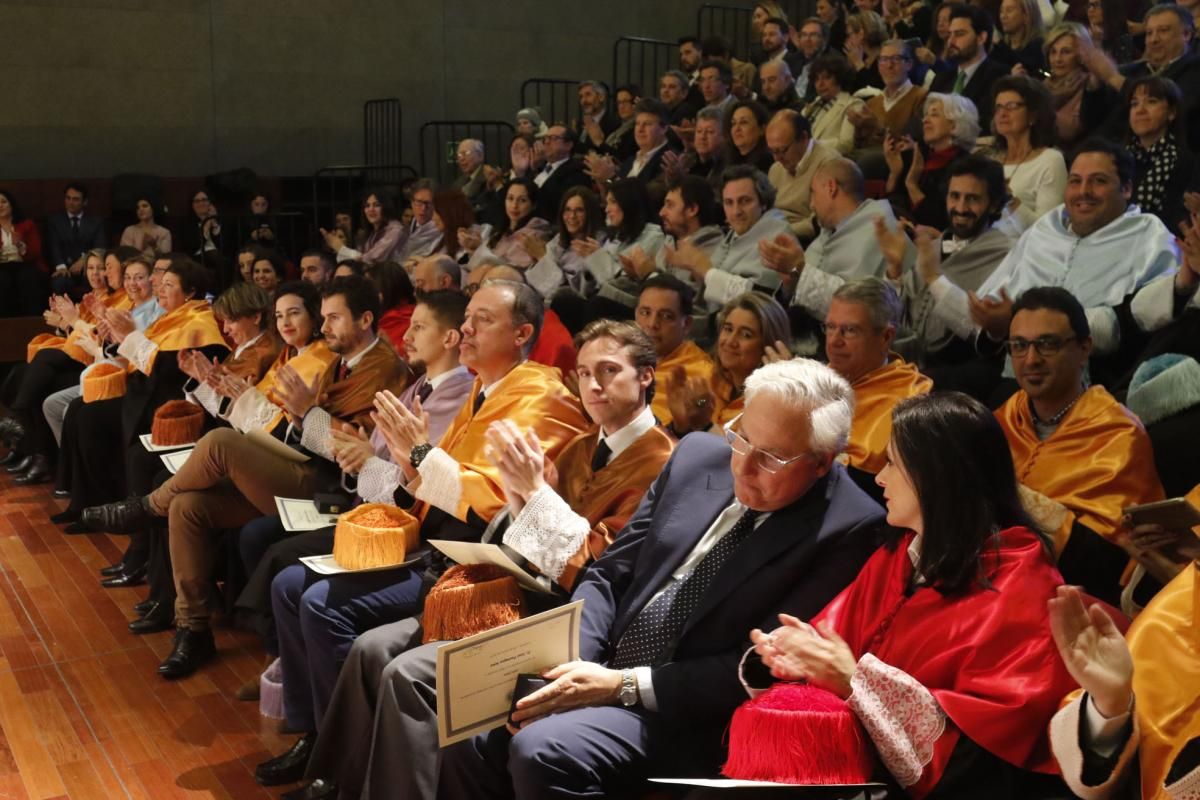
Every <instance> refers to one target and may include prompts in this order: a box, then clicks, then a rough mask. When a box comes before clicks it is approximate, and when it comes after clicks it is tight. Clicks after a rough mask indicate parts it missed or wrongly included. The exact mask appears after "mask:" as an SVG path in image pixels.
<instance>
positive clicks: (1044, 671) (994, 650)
mask: <svg viewBox="0 0 1200 800" xmlns="http://www.w3.org/2000/svg"><path fill="white" fill-rule="evenodd" d="M887 452H888V463H887V464H886V466H885V467H884V468H883V469H882V470H881V471H880V472H879V474H878V476H877V477H876V482H877V483H878V484H879V485H880V486H881V487H882V488H883V493H884V498H885V500H886V501H887V521H888V523H889V524H890V525H892V526H893V527H894V528H896V529H898V530H899V531H902V533H900V534H899V535H897V536H894V537H893V538H892V539H891V541H890V542H888V543H887V544H885V545H884V546H883V547H881V548H880V549H879V550H878V551H877V552H876V553H875V555H874V556H872V557H871V559H870V560H869V561H868V562H867V564H866V566H864V567H863V569H862V571H861V572H860V573H859V575H858V577H857V578H856V579H855V580H854V582H853V583H851V584H850V586H848V587H847V588H846V589H845V590H843V591H842V593H841V594H840V595H838V596H837V597H836V598H834V600H833V601H832V602H831V603H830V604H829V605H828V606H827V607H826V608H825V609H824V610H823V611H821V613H819V614H817V615H816V616H815V617H814V618H813V619H812V620H809V621H801V620H799V619H796V618H794V617H790V616H788V615H786V614H782V615H780V621H781V622H782V626H781V627H779V628H776V629H775V630H774V631H773V632H771V633H770V634H767V633H764V632H763V631H759V630H755V631H753V632H752V633H751V639H752V641H753V643H754V650H755V652H756V654H757V656H758V657H760V658H761V659H762V662H763V664H764V665H765V666H766V668H767V669H768V670H770V674H771V677H773V678H775V679H777V680H780V681H806V682H807V684H808V686H807V687H805V690H806V691H807V690H809V689H812V688H816V689H819V690H824V692H827V693H829V694H830V695H832V696H833V697H834V698H840V700H842V701H845V706H846V707H848V709H849V711H850V712H852V713H853V715H854V716H855V717H857V719H858V721H859V722H861V723H862V726H863V728H864V729H865V731H866V733H867V735H868V736H869V737H870V739H871V740H872V742H873V743H874V744H875V752H876V753H877V754H878V760H879V761H880V762H882V766H883V767H884V768H885V769H886V770H887V772H888V773H889V774H890V775H889V777H890V779H891V780H890V782H891V783H893V784H894V787H893V788H899V789H900V790H901V793H903V794H904V796H911V797H916V798H921V797H925V796H927V795H931V794H936V796H938V797H967V796H970V797H975V798H978V797H987V798H1011V797H1030V798H1040V797H1047V796H1051V795H1050V794H1047V792H1051V791H1053V790H1054V788H1055V787H1057V786H1058V779H1057V768H1056V767H1055V765H1054V761H1053V759H1052V758H1051V756H1050V753H1049V749H1048V747H1047V737H1046V727H1047V724H1048V722H1049V721H1050V718H1051V717H1052V716H1053V714H1054V712H1055V711H1056V710H1057V708H1058V704H1059V701H1060V700H1061V698H1062V697H1063V695H1064V694H1065V693H1067V692H1069V691H1070V690H1071V689H1073V688H1074V687H1075V683H1074V680H1073V679H1072V678H1071V676H1070V675H1069V674H1068V673H1067V671H1066V669H1065V668H1064V667H1063V665H1062V663H1061V661H1060V660H1059V659H1058V653H1057V648H1056V646H1055V644H1054V641H1053V638H1052V637H1051V635H1050V629H1049V626H1048V625H1047V624H1046V603H1047V602H1048V601H1049V600H1050V599H1051V598H1053V597H1054V596H1055V593H1056V591H1057V589H1058V587H1059V586H1061V585H1062V582H1063V581H1062V576H1061V575H1059V573H1058V571H1057V570H1056V569H1055V568H1054V559H1053V553H1052V550H1051V547H1050V545H1049V540H1048V539H1047V537H1045V536H1044V535H1043V534H1041V533H1040V532H1038V531H1037V530H1035V529H1034V527H1033V523H1032V522H1031V521H1030V518H1029V517H1028V515H1027V514H1026V512H1025V509H1024V507H1023V505H1022V502H1021V496H1020V493H1019V490H1018V484H1017V478H1016V475H1015V473H1014V470H1013V462H1012V457H1011V456H1010V455H1009V449H1008V443H1007V440H1006V439H1005V436H1004V432H1003V430H1002V429H1001V427H1000V425H999V423H998V422H997V421H996V419H995V417H994V416H993V415H992V412H991V411H989V410H988V409H987V408H986V407H985V406H983V405H982V404H981V403H979V402H978V401H976V400H974V399H972V398H969V397H967V396H966V395H963V394H957V393H946V394H932V395H925V396H921V397H914V398H909V399H907V400H903V401H901V402H900V403H898V404H897V406H896V409H895V411H894V412H893V415H892V438H891V442H890V444H889V445H888V450H887ZM753 673H754V670H753V669H751V670H746V671H745V673H744V674H745V675H746V676H749V678H750V679H751V680H753V681H754V682H755V683H757V682H758V680H757V679H756V678H755V676H754V674H753ZM758 677H760V678H761V677H764V676H758ZM788 693H792V696H793V697H794V696H795V692H794V685H792V684H777V685H776V686H773V687H772V688H771V689H769V690H767V694H768V695H769V696H770V698H771V699H778V698H779V697H780V696H782V695H786V694H788ZM822 696H827V695H824V693H822ZM771 699H768V698H761V701H762V702H770V701H771ZM831 699H832V698H831ZM759 702H760V698H756V699H755V700H752V701H750V703H748V704H747V705H746V706H743V708H742V709H739V711H738V714H742V713H743V712H744V711H748V713H749V714H750V716H747V717H744V719H745V720H750V719H753V718H754V714H753V709H754V707H755V705H756V703H759ZM834 702H837V700H834ZM737 739H738V737H737V736H736V735H735V736H734V737H733V739H732V740H731V742H730V751H731V755H732V754H735V753H740V752H741V750H740V744H741V743H740V742H739V741H738V740H737ZM784 744H786V742H785V743H784ZM839 744H844V745H845V746H846V748H847V749H848V748H851V747H853V746H854V744H853V743H852V742H850V741H846V742H844V743H838V742H834V743H833V744H832V746H833V747H834V748H836V747H837V746H838V745H839ZM767 757H769V754H768V756H767ZM738 761H739V758H731V764H730V765H727V770H729V771H730V772H731V774H737V775H738V776H739V777H750V776H749V775H746V774H745V773H741V772H740V771H739V769H738V768H737V762H738ZM730 766H732V767H733V769H732V770H730ZM1059 796H1060V795H1059Z"/></svg>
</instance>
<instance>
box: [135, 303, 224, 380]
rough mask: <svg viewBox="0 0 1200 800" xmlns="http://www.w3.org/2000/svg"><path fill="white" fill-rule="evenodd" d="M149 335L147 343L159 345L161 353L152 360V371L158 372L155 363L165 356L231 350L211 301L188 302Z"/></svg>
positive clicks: (152, 327)
mask: <svg viewBox="0 0 1200 800" xmlns="http://www.w3.org/2000/svg"><path fill="white" fill-rule="evenodd" d="M145 334H146V338H147V339H149V340H150V341H152V342H154V343H155V344H156V345H158V350H157V352H156V353H155V354H154V356H152V357H151V359H150V364H149V369H150V370H153V369H154V362H155V361H157V358H158V354H159V353H162V352H172V351H178V350H183V349H185V348H192V349H199V348H201V347H208V346H210V345H215V344H219V345H222V346H223V347H228V345H227V344H226V342H225V337H224V336H222V335H221V328H220V326H219V325H218V324H217V318H216V317H215V316H213V312H212V306H210V305H209V304H208V301H207V300H189V301H187V302H186V303H184V304H183V305H181V306H180V307H179V308H177V309H175V310H174V311H172V312H170V313H168V314H164V315H163V316H161V317H159V318H158V319H156V320H155V321H154V323H153V324H152V325H150V327H148V328H146V330H145Z"/></svg>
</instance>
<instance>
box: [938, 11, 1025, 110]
mask: <svg viewBox="0 0 1200 800" xmlns="http://www.w3.org/2000/svg"><path fill="white" fill-rule="evenodd" d="M993 30H994V28H993V26H992V18H991V16H990V15H989V14H988V13H987V12H986V11H984V10H983V9H981V8H978V7H976V6H973V5H955V6H953V7H952V10H951V11H950V36H949V38H948V39H947V40H946V60H948V61H950V62H951V63H952V64H954V65H956V66H957V67H958V68H957V69H955V70H953V71H950V72H943V73H941V74H940V75H938V76H937V77H936V78H934V79H933V84H932V85H931V86H930V87H929V91H931V92H938V93H939V94H958V95H962V96H963V97H965V98H967V99H968V100H970V101H971V102H972V103H974V104H975V107H976V108H977V109H979V121H980V122H981V123H983V122H989V123H990V122H991V120H992V101H993V100H994V98H993V97H992V85H993V84H995V83H996V81H998V80H1000V79H1001V78H1002V77H1004V76H1005V75H1007V74H1008V71H1009V66H1008V65H1007V64H1001V63H1000V62H999V61H993V60H992V59H990V58H988V51H989V50H990V49H991V47H992V31H993Z"/></svg>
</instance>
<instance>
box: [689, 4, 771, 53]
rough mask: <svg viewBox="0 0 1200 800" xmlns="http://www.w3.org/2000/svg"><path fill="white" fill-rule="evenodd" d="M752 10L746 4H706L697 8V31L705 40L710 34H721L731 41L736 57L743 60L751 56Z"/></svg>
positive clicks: (752, 44) (755, 43) (730, 44)
mask: <svg viewBox="0 0 1200 800" xmlns="http://www.w3.org/2000/svg"><path fill="white" fill-rule="evenodd" d="M752 13H753V12H752V10H751V9H749V8H746V7H744V6H719V5H711V4H705V5H702V6H700V8H698V9H696V31H697V35H698V36H699V37H700V38H701V39H702V40H703V39H705V38H707V37H709V36H720V37H721V38H722V39H724V40H725V41H727V42H729V46H730V48H732V49H733V55H734V57H735V58H740V59H742V60H743V61H744V60H746V59H747V58H749V57H750V52H751V49H752V47H753V46H754V45H757V44H758V43H757V42H752V41H751V40H752V38H753V37H752V36H751V33H750V17H751V15H752Z"/></svg>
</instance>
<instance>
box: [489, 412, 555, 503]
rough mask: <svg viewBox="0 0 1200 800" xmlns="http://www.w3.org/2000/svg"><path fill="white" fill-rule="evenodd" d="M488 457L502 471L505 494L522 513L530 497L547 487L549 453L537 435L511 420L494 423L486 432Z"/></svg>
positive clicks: (501, 476) (501, 477) (501, 478)
mask: <svg viewBox="0 0 1200 800" xmlns="http://www.w3.org/2000/svg"><path fill="white" fill-rule="evenodd" d="M486 436H487V451H486V453H487V457H488V460H489V461H491V462H492V464H494V465H495V466H496V469H498V470H499V471H500V480H501V482H502V483H503V484H504V494H505V496H506V497H507V499H508V502H509V505H511V506H512V507H513V513H514V514H519V513H520V511H521V508H523V507H524V505H525V503H527V502H529V498H530V497H531V496H532V495H533V494H534V493H535V492H537V491H538V490H539V489H541V488H542V487H543V486H545V485H546V480H545V471H546V463H547V462H546V454H545V453H544V452H543V451H542V445H541V442H539V441H538V438H537V434H536V433H534V432H533V430H531V429H527V430H526V431H525V432H524V433H522V432H521V430H520V428H518V427H517V425H516V423H514V422H513V421H512V420H508V419H503V420H497V421H496V422H493V423H492V424H491V425H490V426H489V427H488V429H487V434H486Z"/></svg>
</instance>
